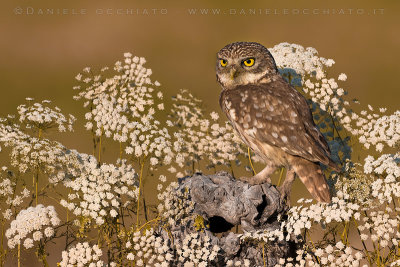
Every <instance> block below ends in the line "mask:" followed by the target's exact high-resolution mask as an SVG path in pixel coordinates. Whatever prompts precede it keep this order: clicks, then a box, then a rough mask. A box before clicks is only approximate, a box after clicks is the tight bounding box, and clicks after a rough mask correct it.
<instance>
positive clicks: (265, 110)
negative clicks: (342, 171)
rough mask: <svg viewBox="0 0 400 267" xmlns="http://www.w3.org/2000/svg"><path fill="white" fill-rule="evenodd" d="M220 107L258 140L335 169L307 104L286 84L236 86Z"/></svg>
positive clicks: (228, 92) (223, 96) (226, 95)
mask: <svg viewBox="0 0 400 267" xmlns="http://www.w3.org/2000/svg"><path fill="white" fill-rule="evenodd" d="M285 87H286V88H285ZM220 104H221V106H222V107H223V108H224V109H225V112H226V113H227V115H228V118H229V119H230V120H231V121H232V122H234V123H235V125H236V127H241V128H242V129H241V130H243V131H245V132H246V134H248V135H250V136H252V137H253V138H256V139H257V140H258V141H261V142H265V143H267V144H269V145H273V146H276V147H279V148H280V149H282V150H283V151H285V152H286V153H289V154H291V155H294V156H299V157H302V158H305V159H307V160H310V161H314V162H321V163H323V164H325V165H328V166H330V167H333V168H335V169H337V166H336V164H335V163H334V162H333V161H332V160H331V158H330V150H329V147H328V144H327V142H326V140H325V138H324V137H323V135H322V134H321V133H320V131H319V130H318V128H317V127H316V126H315V124H314V121H313V119H312V115H311V112H310V109H309V107H308V104H307V101H306V100H305V98H304V97H303V96H302V95H301V94H300V93H298V92H297V91H296V90H295V89H294V88H292V87H291V86H290V85H289V84H287V83H286V82H285V81H283V80H282V81H280V80H278V81H276V82H273V83H269V84H262V85H244V86H238V87H236V88H235V89H233V90H228V91H225V92H223V93H222V94H221V98H220Z"/></svg>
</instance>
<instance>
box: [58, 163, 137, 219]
mask: <svg viewBox="0 0 400 267" xmlns="http://www.w3.org/2000/svg"><path fill="white" fill-rule="evenodd" d="M136 181H137V180H136V174H135V171H134V170H133V168H132V167H131V166H130V165H127V164H126V161H121V162H119V166H114V165H113V164H102V165H100V166H98V163H97V161H96V159H95V158H94V157H92V156H90V157H88V160H87V161H85V163H84V165H83V168H82V169H81V171H80V175H79V176H78V177H74V178H72V179H66V180H65V181H64V186H66V187H67V188H71V190H72V192H71V193H70V194H69V195H68V199H67V200H65V199H63V200H61V202H60V204H61V205H62V206H64V207H66V208H68V209H69V210H71V211H72V212H73V213H74V215H76V216H85V217H89V218H91V219H93V220H94V221H95V222H96V224H97V225H102V224H104V223H105V222H106V221H107V219H112V218H115V217H117V216H118V215H120V214H119V213H120V212H119V211H120V208H121V207H125V206H126V205H128V204H129V203H130V200H134V201H135V200H137V195H138V188H137V187H136V185H135V184H136Z"/></svg>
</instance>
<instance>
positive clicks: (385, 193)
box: [364, 154, 400, 204]
mask: <svg viewBox="0 0 400 267" xmlns="http://www.w3.org/2000/svg"><path fill="white" fill-rule="evenodd" d="M399 163H400V155H399V154H397V155H390V154H384V155H382V156H380V157H379V158H378V159H376V160H375V159H374V158H373V157H372V156H368V157H367V158H366V159H365V164H364V173H366V174H375V175H378V176H384V177H382V178H378V179H376V180H375V181H374V182H373V183H372V184H371V189H372V196H373V197H375V198H377V199H378V200H379V202H380V203H381V204H383V203H391V202H392V200H393V197H396V198H400V181H399V180H400V166H399Z"/></svg>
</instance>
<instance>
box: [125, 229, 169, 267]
mask: <svg viewBox="0 0 400 267" xmlns="http://www.w3.org/2000/svg"><path fill="white" fill-rule="evenodd" d="M126 248H127V249H128V251H132V252H129V253H128V255H127V259H128V260H130V261H135V266H148V267H150V266H154V267H168V266H170V264H169V262H170V261H172V260H173V259H174V256H173V254H172V251H170V247H169V245H168V241H167V240H163V238H161V237H159V236H156V235H155V233H154V230H153V229H150V230H146V231H145V233H144V234H142V233H141V232H135V233H134V234H133V237H132V240H131V241H128V242H127V243H126Z"/></svg>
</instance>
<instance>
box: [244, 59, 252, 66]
mask: <svg viewBox="0 0 400 267" xmlns="http://www.w3.org/2000/svg"><path fill="white" fill-rule="evenodd" d="M243 64H244V65H245V66H246V67H251V66H253V65H254V58H248V59H246V60H244V61H243Z"/></svg>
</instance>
